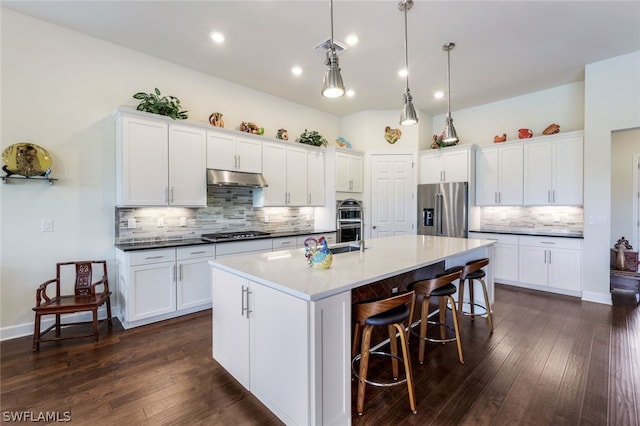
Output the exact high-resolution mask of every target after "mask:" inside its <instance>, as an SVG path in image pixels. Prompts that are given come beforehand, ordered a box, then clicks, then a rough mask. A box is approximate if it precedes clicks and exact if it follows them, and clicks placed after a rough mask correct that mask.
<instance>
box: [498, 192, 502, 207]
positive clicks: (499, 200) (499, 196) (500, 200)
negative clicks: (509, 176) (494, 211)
mask: <svg viewBox="0 0 640 426" xmlns="http://www.w3.org/2000/svg"><path fill="white" fill-rule="evenodd" d="M498 204H502V192H499V191H498Z"/></svg>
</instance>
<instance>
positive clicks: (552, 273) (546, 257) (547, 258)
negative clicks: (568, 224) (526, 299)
mask: <svg viewBox="0 0 640 426" xmlns="http://www.w3.org/2000/svg"><path fill="white" fill-rule="evenodd" d="M469 238H481V239H493V240H496V241H497V242H496V244H495V246H494V247H495V258H494V260H493V262H494V265H493V266H494V269H493V270H494V274H495V281H497V282H499V283H503V284H511V285H518V286H522V287H528V288H534V289H538V290H546V291H551V292H556V293H563V294H570V295H575V296H578V295H580V292H581V291H582V240H581V239H578V238H563V237H538V236H530V235H510V234H493V233H479V232H470V233H469Z"/></svg>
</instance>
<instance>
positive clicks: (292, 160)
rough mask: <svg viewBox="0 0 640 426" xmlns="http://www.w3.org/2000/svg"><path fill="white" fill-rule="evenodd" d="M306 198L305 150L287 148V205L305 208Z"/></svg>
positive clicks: (292, 147)
mask: <svg viewBox="0 0 640 426" xmlns="http://www.w3.org/2000/svg"><path fill="white" fill-rule="evenodd" d="M267 182H268V181H267ZM307 198H308V194H307V150H306V149H304V148H298V147H294V146H290V147H287V205H289V206H305V205H307Z"/></svg>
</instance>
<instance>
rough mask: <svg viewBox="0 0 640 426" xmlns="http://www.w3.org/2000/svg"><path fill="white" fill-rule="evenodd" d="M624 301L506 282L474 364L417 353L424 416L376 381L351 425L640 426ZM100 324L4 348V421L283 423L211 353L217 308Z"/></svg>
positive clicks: (475, 331)
mask: <svg viewBox="0 0 640 426" xmlns="http://www.w3.org/2000/svg"><path fill="white" fill-rule="evenodd" d="M620 300H621V302H620V303H616V304H615V305H614V306H606V305H600V304H595V303H588V302H581V301H580V300H579V299H576V298H572V297H565V296H558V295H553V294H547V293H540V292H534V291H529V290H524V289H518V288H513V287H508V286H501V285H497V286H496V303H495V305H494V322H495V331H494V333H493V334H492V335H490V334H489V333H488V329H487V324H486V321H485V320H484V319H476V321H475V322H471V320H470V318H468V317H465V318H463V320H462V329H461V333H462V339H463V349H464V357H465V363H464V365H462V364H460V363H459V362H458V359H457V355H456V348H455V344H453V343H450V344H446V345H440V344H429V345H428V346H427V356H426V359H425V363H424V365H419V364H418V363H417V362H416V360H417V355H416V356H413V358H412V360H413V366H414V370H413V373H414V377H415V380H416V399H417V408H418V413H417V414H412V413H411V412H410V411H409V403H408V398H407V392H406V387H404V386H396V387H393V388H373V387H370V386H369V387H367V395H366V398H365V411H364V414H363V415H362V416H357V415H354V416H353V424H354V425H365V424H367V425H369V424H371V425H373V424H375V425H382V424H416V425H418V424H419V425H426V424H434V425H453V424H461V425H489V424H491V425H502V424H504V425H514V424H528V425H565V424H567V425H568V424H571V425H576V424H584V425H616V426H617V425H639V424H640V408H639V406H640V309H639V308H638V307H637V306H636V305H635V304H624V303H623V302H624V301H625V300H624V299H622V298H621V299H620ZM102 331H103V335H102V336H101V339H100V342H99V343H97V344H95V343H93V342H91V341H90V339H85V340H68V341H63V342H60V343H43V344H42V345H41V350H40V352H39V353H32V351H31V338H30V337H25V338H19V339H14V340H10V341H5V342H2V343H1V345H0V350H1V354H0V361H1V364H2V365H1V376H0V377H1V383H0V386H1V394H0V397H1V407H2V420H1V421H2V422H3V424H4V423H9V420H10V417H9V416H10V415H13V416H16V415H18V413H24V412H28V413H29V414H28V415H29V416H32V418H34V417H35V418H37V416H38V415H41V414H40V413H54V414H55V413H58V416H59V418H61V419H64V416H65V414H66V415H69V416H70V418H71V421H70V423H71V424H78V425H84V424H93V425H101V424H105V425H107V424H108V425H117V424H128V425H163V424H166V425H199V424H201V425H212V424H221V425H230V424H237V425H246V424H260V425H271V424H274V425H275V424H281V422H280V421H279V420H278V419H277V418H276V417H275V416H273V415H272V414H271V413H270V412H269V411H268V410H267V409H266V408H264V406H262V404H261V403H260V402H258V401H257V399H256V398H255V397H253V396H252V395H251V394H250V393H248V392H247V391H245V390H244V389H243V388H242V386H241V385H239V384H238V383H237V382H236V381H235V380H234V379H233V378H232V377H231V376H229V375H228V374H227V373H226V372H225V371H224V369H222V367H220V366H219V365H218V364H217V363H216V362H215V361H214V360H213V359H212V358H211V313H210V311H205V312H202V313H198V314H193V315H190V316H187V317H182V318H179V319H174V320H169V321H164V322H162V323H158V324H153V325H150V326H145V327H140V328H136V329H131V330H123V329H122V327H121V326H119V325H118V324H117V321H116V325H115V326H114V329H113V330H112V331H111V332H106V328H103V330H102ZM417 346H418V345H417V340H416V339H415V338H412V339H411V350H412V352H414V353H415V352H417ZM383 367H384V370H385V371H386V370H387V369H388V365H387V364H385V365H384V366H383ZM375 371H376V370H375V367H373V370H372V374H374V373H375ZM381 374H382V371H381ZM354 389H355V386H354ZM49 415H51V414H49ZM23 416H24V414H23ZM42 423H46V422H42Z"/></svg>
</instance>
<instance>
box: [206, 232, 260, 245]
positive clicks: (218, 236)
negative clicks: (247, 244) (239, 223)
mask: <svg viewBox="0 0 640 426" xmlns="http://www.w3.org/2000/svg"><path fill="white" fill-rule="evenodd" d="M267 235H269V232H262V231H237V232H217V233H214V234H202V236H201V237H200V238H202V239H203V240H205V241H210V242H212V243H218V242H221V241H235V240H250V239H253V238H256V237H264V236H267Z"/></svg>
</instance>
